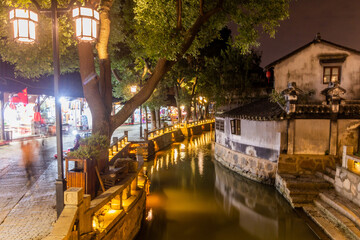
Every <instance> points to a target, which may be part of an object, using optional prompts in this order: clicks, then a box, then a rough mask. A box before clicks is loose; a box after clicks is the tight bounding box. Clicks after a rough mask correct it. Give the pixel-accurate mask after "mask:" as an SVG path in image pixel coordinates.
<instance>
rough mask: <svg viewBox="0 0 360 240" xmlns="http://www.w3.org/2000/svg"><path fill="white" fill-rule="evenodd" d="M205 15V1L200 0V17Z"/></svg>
mask: <svg viewBox="0 0 360 240" xmlns="http://www.w3.org/2000/svg"><path fill="white" fill-rule="evenodd" d="M203 15H204V0H200V16H203Z"/></svg>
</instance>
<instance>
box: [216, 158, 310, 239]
mask: <svg viewBox="0 0 360 240" xmlns="http://www.w3.org/2000/svg"><path fill="white" fill-rule="evenodd" d="M214 166H215V199H216V202H217V203H218V204H219V205H220V206H221V207H222V208H223V209H224V211H225V213H226V214H227V215H234V214H235V215H238V220H239V226H240V227H241V228H242V229H243V230H244V231H246V232H247V233H248V234H249V235H251V236H253V237H254V238H255V239H301V238H300V236H301V235H302V233H303V232H304V231H307V226H306V225H305V224H304V223H303V221H302V220H301V219H300V218H297V217H294V211H293V209H292V208H291V207H290V205H289V204H288V203H287V202H286V201H285V200H284V199H283V198H282V196H281V195H280V194H278V193H277V192H276V191H275V189H274V188H273V187H271V186H266V185H263V184H260V183H257V182H254V181H251V180H249V179H247V178H245V177H242V176H240V175H238V174H236V173H234V172H232V171H230V170H228V169H227V168H225V167H223V166H222V165H221V164H220V163H218V162H216V161H214ZM307 239H309V238H307ZM314 239H316V238H314Z"/></svg>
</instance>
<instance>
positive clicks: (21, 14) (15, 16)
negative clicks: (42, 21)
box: [9, 9, 38, 43]
mask: <svg viewBox="0 0 360 240" xmlns="http://www.w3.org/2000/svg"><path fill="white" fill-rule="evenodd" d="M9 19H10V21H11V22H12V23H13V32H14V39H15V40H16V41H19V42H27V43H32V42H34V41H35V39H36V33H35V27H36V24H37V22H38V15H37V13H35V12H33V11H30V10H26V9H13V10H11V11H10V12H9Z"/></svg>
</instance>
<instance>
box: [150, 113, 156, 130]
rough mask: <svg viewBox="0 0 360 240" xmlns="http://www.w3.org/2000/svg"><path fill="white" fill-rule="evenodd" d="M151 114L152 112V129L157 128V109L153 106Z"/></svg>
mask: <svg viewBox="0 0 360 240" xmlns="http://www.w3.org/2000/svg"><path fill="white" fill-rule="evenodd" d="M150 114H151V126H152V127H151V130H154V129H156V128H157V126H156V113H155V109H154V108H151V109H150Z"/></svg>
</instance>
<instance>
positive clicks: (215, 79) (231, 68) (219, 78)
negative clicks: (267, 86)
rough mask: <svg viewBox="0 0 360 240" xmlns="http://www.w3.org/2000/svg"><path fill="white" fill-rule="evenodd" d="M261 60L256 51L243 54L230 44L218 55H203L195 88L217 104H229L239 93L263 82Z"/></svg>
mask: <svg viewBox="0 0 360 240" xmlns="http://www.w3.org/2000/svg"><path fill="white" fill-rule="evenodd" d="M260 63H261V55H260V54H258V53H257V52H255V51H253V50H252V51H251V52H249V53H246V54H244V53H242V52H241V51H240V50H238V49H236V48H232V47H229V48H227V49H226V50H224V51H222V52H221V54H220V55H219V56H214V57H210V58H206V61H205V67H204V69H203V71H201V74H200V77H199V78H200V80H199V84H198V89H199V90H198V91H199V92H201V95H202V96H204V97H206V98H207V99H208V100H210V101H213V102H216V104H217V105H218V106H221V105H224V104H230V103H231V101H232V100H233V99H234V98H235V97H239V95H240V94H241V93H243V92H245V91H246V90H248V89H253V88H255V87H258V86H257V85H259V83H260V85H261V83H264V77H263V75H264V73H263V70H262V68H261V67H260Z"/></svg>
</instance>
